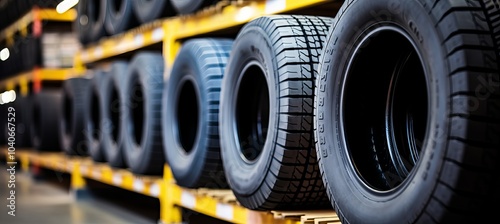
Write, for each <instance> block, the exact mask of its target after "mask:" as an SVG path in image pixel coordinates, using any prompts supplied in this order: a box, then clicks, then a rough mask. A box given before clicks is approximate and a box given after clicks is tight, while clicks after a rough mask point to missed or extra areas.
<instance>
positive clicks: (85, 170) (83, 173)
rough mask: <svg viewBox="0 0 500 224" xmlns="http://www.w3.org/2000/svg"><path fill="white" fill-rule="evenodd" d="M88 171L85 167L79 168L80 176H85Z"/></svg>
mask: <svg viewBox="0 0 500 224" xmlns="http://www.w3.org/2000/svg"><path fill="white" fill-rule="evenodd" d="M88 171H89V169H88V168H87V166H81V167H80V173H82V175H86V174H87V173H88Z"/></svg>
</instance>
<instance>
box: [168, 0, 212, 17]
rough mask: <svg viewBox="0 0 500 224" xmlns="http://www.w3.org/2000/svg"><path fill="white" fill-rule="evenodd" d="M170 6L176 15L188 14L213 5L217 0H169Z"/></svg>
mask: <svg viewBox="0 0 500 224" xmlns="http://www.w3.org/2000/svg"><path fill="white" fill-rule="evenodd" d="M170 2H171V3H172V6H173V7H174V9H175V11H177V13H178V14H181V15H182V14H189V13H193V12H196V11H198V10H199V9H202V8H205V7H207V6H209V5H213V4H215V3H217V2H218V0H170Z"/></svg>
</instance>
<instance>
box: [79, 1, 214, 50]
mask: <svg viewBox="0 0 500 224" xmlns="http://www.w3.org/2000/svg"><path fill="white" fill-rule="evenodd" d="M217 2H218V0H137V1H136V0H119V1H116V0H103V1H99V0H81V1H80V2H79V3H78V6H77V12H78V17H77V19H76V20H75V23H76V30H77V31H78V32H79V39H80V42H81V43H82V44H88V43H94V42H97V41H98V40H99V39H100V38H102V37H105V36H112V35H116V34H119V33H122V32H124V31H126V30H130V29H131V28H134V27H136V26H138V25H140V24H145V23H149V22H151V21H154V20H157V19H160V18H165V17H171V16H175V15H178V14H189V13H193V12H196V11H197V10H199V9H202V8H205V7H207V6H210V5H214V4H216V3H217Z"/></svg>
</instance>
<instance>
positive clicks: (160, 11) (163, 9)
mask: <svg viewBox="0 0 500 224" xmlns="http://www.w3.org/2000/svg"><path fill="white" fill-rule="evenodd" d="M132 3H133V5H134V14H135V16H136V17H137V19H138V20H139V23H141V24H144V23H149V22H151V21H154V20H157V19H160V18H163V17H169V16H173V15H175V11H174V9H173V7H172V4H171V3H170V0H133V1H132Z"/></svg>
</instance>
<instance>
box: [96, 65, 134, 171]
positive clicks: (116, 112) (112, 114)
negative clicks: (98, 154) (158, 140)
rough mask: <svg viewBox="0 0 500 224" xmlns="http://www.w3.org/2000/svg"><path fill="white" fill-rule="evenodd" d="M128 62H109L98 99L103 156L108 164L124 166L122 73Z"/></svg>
mask: <svg viewBox="0 0 500 224" xmlns="http://www.w3.org/2000/svg"><path fill="white" fill-rule="evenodd" d="M128 69H129V64H128V62H126V61H119V60H116V61H114V62H113V63H112V64H111V68H110V71H109V74H108V76H107V77H105V78H103V79H102V80H101V85H100V86H99V88H100V89H99V99H100V100H101V105H102V107H101V111H100V114H101V116H102V118H101V119H102V123H101V144H102V147H104V157H105V159H106V161H107V162H108V163H109V165H110V166H113V167H126V165H125V152H124V148H123V144H122V142H123V140H122V132H123V130H124V129H123V125H122V119H123V116H122V115H123V110H124V105H123V104H124V102H125V99H124V97H125V90H124V84H125V83H124V80H125V79H124V75H126V74H127V71H128Z"/></svg>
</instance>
